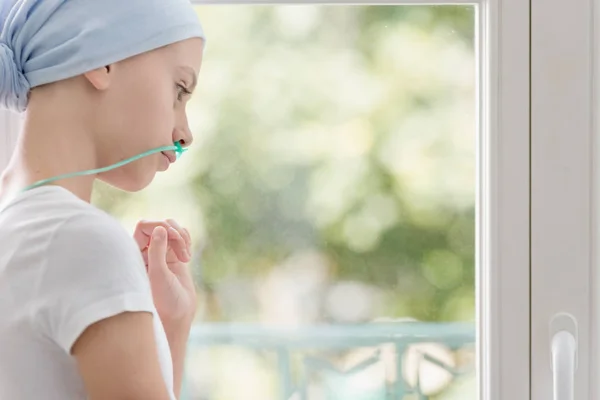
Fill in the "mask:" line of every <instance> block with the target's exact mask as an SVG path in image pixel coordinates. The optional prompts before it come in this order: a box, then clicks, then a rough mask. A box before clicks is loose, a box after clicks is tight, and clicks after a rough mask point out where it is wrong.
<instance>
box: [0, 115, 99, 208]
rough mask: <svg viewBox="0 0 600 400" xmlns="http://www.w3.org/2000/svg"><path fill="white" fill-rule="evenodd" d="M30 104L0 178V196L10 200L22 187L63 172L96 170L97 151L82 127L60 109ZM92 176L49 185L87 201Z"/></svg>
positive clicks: (89, 197) (89, 196)
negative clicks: (36, 106)
mask: <svg viewBox="0 0 600 400" xmlns="http://www.w3.org/2000/svg"><path fill="white" fill-rule="evenodd" d="M32 107H35V104H30V107H29V111H28V113H27V116H26V119H25V124H24V126H23V131H22V132H21V134H20V135H19V139H18V141H17V145H16V148H15V152H14V154H13V157H12V158H11V161H10V163H9V165H8V167H7V169H6V170H5V172H4V173H3V174H2V176H1V177H0V196H1V197H2V198H5V197H9V198H10V197H13V196H14V195H15V194H16V193H18V192H20V191H21V190H23V189H24V188H25V187H27V186H29V185H31V184H33V183H35V182H37V181H40V180H42V179H47V178H51V177H54V176H57V175H62V174H65V173H70V172H76V171H83V170H89V169H94V168H97V164H98V161H97V156H96V149H95V145H94V143H93V141H92V140H91V137H92V135H91V134H90V133H89V132H87V131H86V129H85V128H84V126H85V124H84V123H82V122H81V121H79V120H78V119H77V117H76V116H73V115H72V114H71V113H69V112H67V111H66V110H65V109H64V108H63V109H56V108H54V107H39V108H37V109H32ZM95 178H96V177H95V176H93V175H90V176H78V177H74V178H69V179H65V180H62V181H56V182H52V184H53V185H59V186H62V187H64V188H65V189H67V190H69V191H70V192H72V193H73V194H75V195H76V196H77V197H79V198H81V199H82V200H84V201H87V202H90V201H91V197H92V188H93V183H94V180H95Z"/></svg>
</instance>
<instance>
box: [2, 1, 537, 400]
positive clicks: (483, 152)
mask: <svg viewBox="0 0 600 400" xmlns="http://www.w3.org/2000/svg"><path fill="white" fill-rule="evenodd" d="M413 3H414V2H413ZM418 3H419V4H418V5H414V4H413V5H406V4H388V5H369V4H362V5H359V4H353V5H319V4H304V5H289V4H287V5H286V4H272V5H251V4H235V5H233V4H230V5H223V4H218V5H207V4H202V5H201V4H199V5H198V6H197V11H198V14H199V15H200V16H201V18H202V20H203V23H204V25H205V28H206V30H207V32H208V34H209V43H208V47H207V50H206V56H205V61H204V65H203V71H202V73H201V76H200V82H199V87H198V89H197V95H196V97H195V98H194V100H193V101H192V103H191V104H190V105H189V113H190V122H191V125H192V130H193V131H194V133H195V145H194V147H193V149H192V150H191V151H190V152H188V153H186V155H185V156H184V157H182V158H181V159H180V160H179V161H178V162H177V163H176V164H175V165H174V166H173V167H172V169H171V171H170V172H169V174H164V175H159V176H158V177H157V179H156V181H155V182H154V183H153V185H151V186H150V187H149V188H147V189H146V190H145V191H143V192H140V193H135V194H124V193H121V192H118V191H114V190H111V189H110V188H107V187H104V186H102V185H99V187H98V191H97V192H96V196H95V198H94V200H93V201H94V203H95V204H97V205H98V206H99V207H101V208H104V209H106V210H107V211H109V212H111V213H112V214H113V215H115V216H117V217H118V218H119V219H120V220H121V221H122V222H123V224H124V225H126V226H128V227H130V228H131V227H133V224H135V222H136V221H137V220H138V219H140V218H147V217H148V216H152V218H167V217H169V218H175V219H177V220H179V221H182V222H183V223H184V224H185V225H187V226H188V227H189V228H190V229H191V231H192V233H193V236H194V237H195V238H196V243H195V245H196V248H197V251H196V254H197V255H198V256H197V259H196V260H195V261H194V262H193V266H194V269H195V274H196V277H197V281H198V284H199V287H200V293H201V307H200V311H199V314H198V316H197V325H196V326H195V328H194V330H193V332H192V337H191V339H190V341H191V343H190V349H189V357H188V364H187V375H186V382H185V394H184V395H185V396H186V399H189V400H191V399H207V400H222V399H223V400H224V399H233V400H237V399H248V398H252V399H254V398H256V399H265V400H271V399H272V400H275V399H277V400H279V399H281V400H283V399H286V400H288V399H294V400H318V399H344V400H367V399H369V400H371V399H373V400H375V399H377V400H379V399H382V400H383V399H392V398H393V399H405V400H408V399H415V398H417V399H430V400H434V399H435V400H452V399H460V400H463V399H477V400H480V399H481V400H484V399H485V400H488V399H489V400H492V399H493V400H500V399H507V398H510V399H525V398H528V397H529V393H530V375H529V372H530V371H529V368H530V343H529V324H530V321H531V319H530V314H529V311H530V310H529V301H530V299H529V295H530V292H529V290H530V287H529V284H530V281H529V273H530V271H529V265H530V254H529V241H530V238H529V233H530V225H529V221H530V216H529V210H530V209H529V207H530V204H529V196H530V180H529V174H530V171H529V162H530V154H529V144H530V138H529V129H530V125H529V122H530V121H529V73H530V69H529V56H530V50H529V29H530V26H529V3H528V2H526V1H522V0H503V1H499V0H490V1H489V2H482V3H467V2H459V3H462V4H436V5H430V4H426V3H424V2H423V3H422V4H421V2H418ZM442 3H443V2H442ZM500 21H502V24H500ZM0 118H2V120H3V121H7V120H8V119H7V118H6V116H5V117H0ZM13 118H14V117H13ZM11 124H12V123H11ZM7 129H9V130H10V131H11V132H14V131H16V129H15V128H14V126H13V125H11V126H10V128H7ZM0 157H1V155H0ZM0 161H2V159H0Z"/></svg>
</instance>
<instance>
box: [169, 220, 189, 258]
mask: <svg viewBox="0 0 600 400" xmlns="http://www.w3.org/2000/svg"><path fill="white" fill-rule="evenodd" d="M167 232H168V234H169V246H170V247H171V249H172V250H173V252H174V253H175V255H176V256H177V258H178V259H179V261H181V262H188V261H190V259H191V257H190V253H189V250H188V246H187V243H186V242H185V239H184V238H183V237H182V236H181V234H180V233H179V232H178V231H177V230H176V229H175V228H173V227H169V228H168V229H167Z"/></svg>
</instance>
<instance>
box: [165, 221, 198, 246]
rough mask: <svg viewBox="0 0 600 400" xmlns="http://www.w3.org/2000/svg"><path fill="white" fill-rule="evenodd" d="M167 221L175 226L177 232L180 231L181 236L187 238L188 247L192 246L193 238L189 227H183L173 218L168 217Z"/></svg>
mask: <svg viewBox="0 0 600 400" xmlns="http://www.w3.org/2000/svg"><path fill="white" fill-rule="evenodd" d="M167 223H168V224H169V225H171V227H173V228H174V229H175V230H176V231H177V232H179V234H180V235H181V237H182V238H183V239H184V240H185V244H186V246H188V248H189V247H191V246H192V238H191V236H190V233H189V232H188V230H187V229H185V228H183V227H181V225H179V224H178V223H177V221H175V220H173V219H168V220H167Z"/></svg>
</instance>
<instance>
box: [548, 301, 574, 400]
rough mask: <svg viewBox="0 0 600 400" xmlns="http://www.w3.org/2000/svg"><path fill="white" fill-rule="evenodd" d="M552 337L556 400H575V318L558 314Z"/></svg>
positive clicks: (552, 323)
mask: <svg viewBox="0 0 600 400" xmlns="http://www.w3.org/2000/svg"><path fill="white" fill-rule="evenodd" d="M550 335H551V339H552V340H551V353H552V381H553V383H552V385H553V391H554V400H574V399H575V371H576V370H577V322H576V321H575V318H573V316H571V315H569V314H566V313H561V314H557V315H556V316H555V317H554V318H553V319H552V322H551V323H550Z"/></svg>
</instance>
